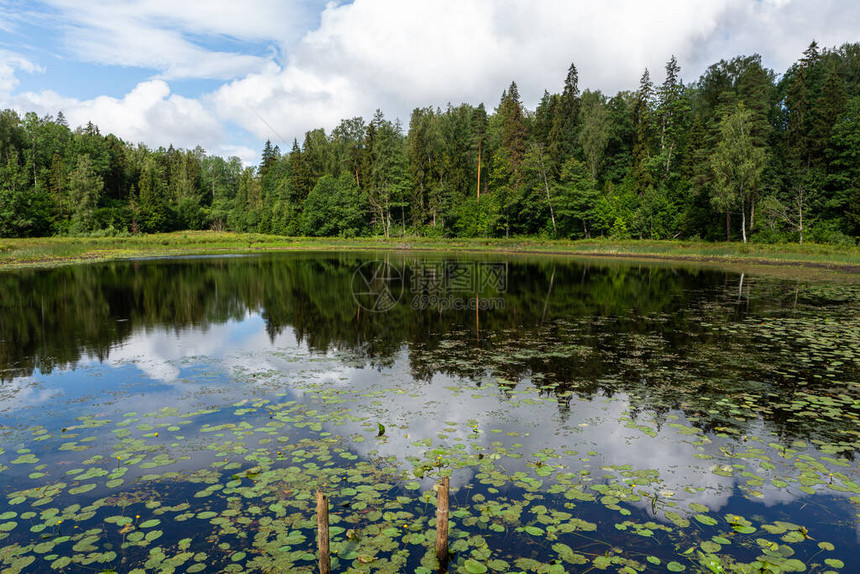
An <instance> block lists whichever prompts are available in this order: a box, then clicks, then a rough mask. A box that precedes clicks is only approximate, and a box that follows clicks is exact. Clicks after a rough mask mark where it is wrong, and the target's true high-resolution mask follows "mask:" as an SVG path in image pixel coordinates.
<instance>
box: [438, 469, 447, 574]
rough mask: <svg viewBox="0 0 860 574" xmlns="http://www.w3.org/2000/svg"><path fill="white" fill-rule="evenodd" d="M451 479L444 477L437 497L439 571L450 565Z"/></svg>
mask: <svg viewBox="0 0 860 574" xmlns="http://www.w3.org/2000/svg"><path fill="white" fill-rule="evenodd" d="M449 483H450V481H449V479H448V477H447V476H444V477H442V482H441V484H439V491H438V492H437V493H436V497H437V499H438V500H439V505H438V507H437V508H436V559H437V560H438V561H439V570H440V571H446V570H447V568H446V566H447V565H448V487H449Z"/></svg>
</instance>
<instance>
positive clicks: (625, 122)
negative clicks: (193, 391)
mask: <svg viewBox="0 0 860 574" xmlns="http://www.w3.org/2000/svg"><path fill="white" fill-rule="evenodd" d="M562 72H563V71H562ZM561 75H562V74H561V73H560V76H561ZM660 76H661V77H659V78H657V79H652V77H651V74H650V73H649V71H648V70H645V71H644V73H643V74H642V76H641V78H640V79H639V84H638V87H636V89H635V90H626V91H621V92H619V93H617V94H615V95H613V96H610V95H607V94H603V93H601V92H600V91H591V90H588V89H585V90H582V91H581V90H580V87H579V78H578V71H577V68H576V66H575V65H574V64H571V65H570V67H569V69H568V71H567V74H566V76H565V77H564V84H563V90H562V92H561V93H549V92H547V91H545V92H544V95H543V97H542V99H541V100H540V102H539V103H538V105H537V107H536V109H534V110H528V109H525V108H524V106H523V103H522V100H521V97H520V94H519V89H518V87H517V84H516V82H511V84H510V85H509V86H508V87H507V88H505V89H504V91H503V92H502V94H501V98H500V100H499V102H498V103H497V105H496V107H495V108H494V109H492V110H489V111H488V109H487V108H486V107H485V106H484V104H483V103H481V104H478V105H472V104H468V103H463V104H460V105H452V104H448V106H447V107H446V108H445V109H441V108H438V107H423V108H415V109H414V110H413V111H412V114H411V117H410V118H409V124H408V126H404V125H403V124H402V123H401V122H400V121H399V120H392V119H390V118H387V117H386V116H385V114H384V113H383V111H381V110H377V111H376V112H375V114H374V115H373V117H372V118H371V119H370V121H369V122H368V121H366V120H365V119H363V118H361V117H355V118H349V119H344V120H342V121H341V122H340V124H339V125H338V126H337V127H335V128H334V129H332V130H331V131H330V133H326V132H325V130H324V129H321V128H320V129H315V130H312V131H309V132H307V133H306V134H305V136H304V139H303V141H302V142H301V143H300V142H299V141H297V140H294V141H293V142H292V144H291V145H289V144H287V143H286V142H281V143H282V144H284V148H287V147H289V149H288V150H286V149H284V150H282V149H280V147H279V146H278V145H273V144H272V142H270V141H269V142H266V144H265V147H264V149H263V151H262V156H261V159H260V163H259V165H257V166H255V167H249V166H243V165H242V162H241V161H240V160H239V159H238V158H236V157H231V158H227V159H224V158H221V157H218V156H214V155H209V154H207V152H206V151H205V150H204V149H202V148H201V147H199V146H198V147H196V148H194V149H178V148H174V147H173V146H170V147H168V148H167V149H165V148H163V147H160V148H158V149H150V148H148V147H147V146H145V145H143V144H141V143H136V144H135V143H131V142H125V141H123V140H122V139H120V138H118V137H116V136H114V135H113V134H108V135H102V133H101V132H100V130H99V128H98V126H96V125H93V124H92V123H89V124H87V125H86V126H81V127H77V128H75V129H71V128H70V126H69V125H68V122H67V121H66V119H65V117H64V115H63V113H62V111H58V113H57V115H56V117H53V116H46V117H39V116H38V115H37V114H35V113H32V112H31V113H26V114H25V115H24V116H23V117H22V116H21V115H20V114H19V113H17V112H16V111H13V110H8V109H7V110H3V111H2V112H0V237H33V236H55V235H91V236H92V235H94V236H101V235H126V234H137V233H154V232H162V231H176V230H186V229H187V230H197V229H215V230H233V231H253V232H259V233H270V234H279V235H289V236H298V235H302V236H343V237H355V236H367V235H376V236H380V237H385V238H389V237H397V236H433V237H510V236H535V237H546V238H571V239H577V238H594V237H612V238H621V239H623V238H633V239H638V238H642V239H646V238H647V239H673V238H678V239H681V238H683V239H691V238H693V239H703V240H711V241H726V240H728V241H743V242H747V241H755V242H767V243H773V242H782V241H793V242H798V241H799V242H801V243H802V242H807V241H813V242H821V243H833V244H848V245H852V244H856V243H857V238H858V237H860V43H848V44H844V45H842V46H841V47H835V48H820V47H819V46H818V45H817V43H815V42H812V43H811V44H810V45H809V47H808V48H807V49H806V51H805V52H804V53H803V55H802V57H801V58H800V59H799V60H798V61H797V62H795V63H794V64H792V65H791V66H790V67H789V69H788V70H786V71H785V72H784V73H782V74H781V75H780V74H777V73H776V72H775V71H773V70H771V69H767V68H766V67H764V66H763V64H762V59H761V57H760V56H759V55H752V56H738V57H735V58H733V59H731V60H728V61H726V60H721V61H720V62H717V63H715V64H713V65H711V66H710V67H709V68H708V69H707V70H706V71H705V72H704V74H703V75H702V76H701V77H700V78H699V79H698V80H697V81H695V82H689V83H685V82H684V81H683V79H682V76H681V69H680V67H679V65H678V63H677V60H676V58H675V57H674V56H673V57H671V58H670V59H669V61H668V62H667V63H666V65H665V69H664V70H663V73H662V74H661V75H660ZM631 84H632V82H631Z"/></svg>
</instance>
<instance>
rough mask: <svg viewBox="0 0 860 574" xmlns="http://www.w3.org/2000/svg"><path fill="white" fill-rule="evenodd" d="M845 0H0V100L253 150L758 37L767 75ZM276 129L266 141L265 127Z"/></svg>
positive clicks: (849, 21) (158, 141)
mask: <svg viewBox="0 0 860 574" xmlns="http://www.w3.org/2000/svg"><path fill="white" fill-rule="evenodd" d="M857 4H858V3H856V2H853V1H846V0H820V1H811V0H686V1H685V2H677V1H674V0H673V1H669V0H603V1H601V2H595V1H594V0H589V1H588V2H583V1H579V0H498V1H493V0H409V1H404V0H354V1H353V2H324V1H322V0H312V1H297V0H245V1H243V2H236V1H235V0H206V1H200V0H186V1H181V0H87V1H82V0H42V1H38V2H33V1H23V0H0V107H3V108H5V107H12V108H15V109H17V110H19V111H21V112H25V111H36V112H37V113H39V114H40V115H44V114H56V113H57V111H59V110H62V111H63V112H64V114H65V115H66V117H67V118H68V119H69V123H70V124H71V125H72V126H73V127H74V126H76V125H81V124H85V123H86V122H87V121H93V122H94V123H96V124H98V125H99V127H100V128H101V130H102V132H113V133H116V134H117V135H119V136H120V137H122V138H123V139H125V140H127V141H130V142H143V143H146V144H147V145H149V146H152V147H158V146H160V145H163V146H167V145H170V144H171V143H172V144H174V145H176V146H182V147H190V146H194V145H197V144H200V145H202V146H203V147H204V148H205V149H206V150H207V151H209V152H210V153H215V154H219V155H238V156H239V157H241V158H242V159H243V161H245V162H246V163H250V162H256V161H257V159H258V157H259V153H260V150H261V149H262V145H263V142H265V140H266V139H272V141H273V142H275V143H278V144H279V145H280V146H281V147H282V148H284V147H288V146H289V143H290V142H291V141H292V138H294V137H295V138H298V139H299V140H301V138H302V136H303V134H304V132H305V131H306V130H308V129H313V128H317V127H323V128H325V129H326V130H327V131H328V130H331V129H332V128H333V127H334V126H335V125H337V122H338V121H339V120H340V119H341V118H348V117H353V116H363V117H365V118H369V117H370V116H371V115H372V114H373V111H374V110H375V109H376V108H377V107H378V108H381V109H382V110H383V111H384V112H385V113H386V115H387V116H388V117H391V118H394V117H399V118H400V119H401V120H403V121H404V124H405V123H407V122H408V118H409V114H410V112H411V110H412V109H413V108H415V107H419V106H427V105H434V106H437V105H438V106H445V105H446V104H447V103H448V102H452V103H455V104H457V103H460V102H463V101H466V102H470V103H475V104H477V103H479V102H484V103H485V104H486V105H487V106H488V108H492V107H494V106H495V105H496V104H497V102H498V99H499V95H500V94H501V92H502V90H503V89H504V88H505V87H506V86H507V85H508V84H509V83H510V81H511V80H516V81H517V83H518V85H519V88H520V93H521V94H522V96H523V99H524V103H525V105H526V106H527V107H529V108H533V107H534V106H535V105H536V103H537V101H538V100H539V98H540V96H541V94H542V93H543V91H544V89H548V90H550V91H558V90H560V89H561V84H562V81H563V79H564V75H565V72H566V70H567V67H568V65H569V64H570V62H575V63H576V65H577V67H578V69H579V71H580V87H582V88H592V89H600V90H602V91H604V92H606V93H610V94H613V93H615V92H616V91H618V90H620V89H634V88H635V87H636V85H637V82H638V78H639V76H640V75H641V73H642V70H643V69H644V68H646V67H647V68H649V69H650V70H651V72H652V78H653V79H654V80H655V81H657V82H659V81H661V80H662V68H663V65H664V63H665V62H666V60H668V58H669V57H670V56H671V55H672V54H674V55H676V56H677V57H678V60H679V62H680V63H681V66H682V77H683V79H684V80H685V81H694V80H695V79H696V78H698V76H699V75H700V74H701V73H702V72H703V71H704V69H705V68H706V67H707V66H708V65H710V64H712V63H714V62H716V61H718V60H719V59H721V58H730V57H732V56H736V55H740V54H752V53H760V54H761V55H762V56H763V59H764V61H765V63H766V64H767V65H769V66H771V67H772V68H774V70H775V71H776V72H777V73H780V72H782V71H784V70H785V68H786V67H787V66H788V65H790V64H791V63H792V62H793V61H795V60H796V59H797V58H798V57H799V56H800V54H801V53H802V51H803V50H804V48H805V47H806V46H807V45H808V44H809V42H810V41H811V40H812V39H813V38H815V39H816V40H818V42H819V43H820V44H821V45H823V46H836V45H840V44H842V43H844V42H854V41H858V40H860V38H858V32H860V26H858V24H857V23H858V22H860V8H858V6H857ZM282 139H283V140H286V141H281V140H282Z"/></svg>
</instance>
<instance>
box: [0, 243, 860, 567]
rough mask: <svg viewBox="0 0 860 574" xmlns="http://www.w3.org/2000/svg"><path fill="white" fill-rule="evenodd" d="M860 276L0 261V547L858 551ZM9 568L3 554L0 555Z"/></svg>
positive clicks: (114, 563)
mask: <svg viewBox="0 0 860 574" xmlns="http://www.w3.org/2000/svg"><path fill="white" fill-rule="evenodd" d="M858 446H860V282H858V281H856V280H853V279H851V278H850V277H849V278H847V279H845V280H841V281H811V280H788V279H784V278H783V279H776V278H769V277H765V276H758V275H749V274H743V275H742V274H740V273H731V272H723V271H714V270H705V269H697V268H695V267H673V266H668V265H657V264H638V263H631V262H612V263H604V262H596V261H585V262H577V261H572V260H570V259H563V258H551V257H543V258H518V257H512V256H511V257H508V256H500V255H493V256H489V255H484V256H466V255H458V256H456V257H448V258H446V257H444V256H441V255H438V254H426V255H424V254H409V255H396V254H373V253H367V254H358V253H349V254H314V253H301V254H279V255H264V256H248V257H212V258H186V259H154V260H139V261H127V262H117V263H108V264H98V265H78V266H69V267H60V268H55V269H41V270H19V271H7V272H2V273H0V563H2V567H3V568H7V569H8V571H9V572H18V571H28V572H50V571H62V572H99V571H116V572H145V571H146V572H174V571H175V572H203V571H205V572H221V571H223V572H290V571H292V572H312V571H315V570H316V555H315V552H316V544H315V536H316V516H315V509H316V501H315V492H316V490H318V489H320V490H323V491H324V492H326V493H328V494H329V495H330V497H331V505H332V506H331V522H332V531H331V532H332V549H333V551H334V556H335V563H334V571H335V572H347V571H355V572H362V571H370V572H413V571H416V572H422V573H427V572H431V571H436V568H437V566H436V562H435V554H434V552H433V544H434V540H435V525H436V523H435V508H436V494H435V491H434V488H433V487H434V484H436V483H437V482H438V481H439V479H440V477H442V476H449V477H450V482H451V487H452V494H451V511H452V516H451V520H452V522H451V526H450V528H451V540H450V550H451V559H450V563H449V565H448V568H449V571H451V572H485V571H486V572H540V573H547V572H549V573H555V572H568V571H570V572H585V571H589V570H592V569H594V570H608V571H613V572H615V571H622V572H643V571H648V572H652V571H653V572H669V571H688V572H698V571H705V572H730V571H733V570H746V571H760V570H762V571H770V572H780V571H789V572H790V571H806V572H826V571H835V572H860V538H858V537H860V517H858V513H860V463H858ZM5 571H7V570H4V572H5Z"/></svg>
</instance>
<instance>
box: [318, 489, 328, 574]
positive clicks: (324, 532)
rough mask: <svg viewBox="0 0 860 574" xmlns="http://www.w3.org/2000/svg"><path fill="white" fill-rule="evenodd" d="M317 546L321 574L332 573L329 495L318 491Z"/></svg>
mask: <svg viewBox="0 0 860 574" xmlns="http://www.w3.org/2000/svg"><path fill="white" fill-rule="evenodd" d="M317 546H318V547H319V552H320V574H331V549H330V548H329V537H328V497H327V496H326V495H325V494H323V493H322V492H321V491H319V490H318V491H317Z"/></svg>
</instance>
